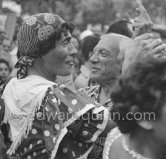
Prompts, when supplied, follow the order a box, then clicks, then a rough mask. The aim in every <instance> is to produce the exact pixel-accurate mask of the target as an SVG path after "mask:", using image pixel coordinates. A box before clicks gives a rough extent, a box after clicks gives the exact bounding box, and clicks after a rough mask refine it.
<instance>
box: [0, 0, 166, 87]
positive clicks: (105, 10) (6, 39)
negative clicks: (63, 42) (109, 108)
mask: <svg viewBox="0 0 166 159" xmlns="http://www.w3.org/2000/svg"><path fill="white" fill-rule="evenodd" d="M143 4H144V6H145V8H146V9H147V11H148V13H149V14H150V16H151V18H152V20H153V22H154V23H155V24H160V26H161V27H162V28H163V30H165V27H164V25H165V23H166V18H165V16H164V15H165V12H166V1H165V0H157V1H156V0H144V1H143ZM42 12H50V13H55V14H58V15H60V16H61V17H62V18H64V19H65V20H66V21H70V22H73V23H74V24H75V25H76V27H75V30H74V33H73V38H72V43H73V44H74V46H75V47H76V49H77V50H78V55H77V58H76V61H75V67H74V69H73V74H72V77H69V78H68V79H67V78H65V79H63V78H62V79H61V77H60V78H59V77H58V79H57V80H59V83H67V84H68V85H70V86H71V85H72V86H73V87H76V88H77V89H78V88H81V87H85V86H87V85H88V83H89V81H88V74H89V70H88V67H89V62H88V61H89V58H90V54H89V53H90V52H92V51H93V48H94V47H95V45H96V44H97V43H98V41H99V38H100V36H102V34H104V33H107V32H115V33H116V32H117V33H120V34H125V35H126V36H128V37H131V36H132V25H131V24H132V22H133V19H132V18H134V17H135V16H136V14H137V13H136V12H135V2H134V1H131V0H102V1H101V0H35V1H34V0H0V13H1V15H0V34H1V36H0V81H1V85H2V84H3V83H4V82H5V81H6V80H7V79H8V78H10V77H13V76H16V69H15V68H14V66H15V64H16V62H17V60H18V57H19V55H18V54H17V32H18V28H19V25H20V24H21V22H22V20H24V19H26V18H28V17H29V16H30V15H32V14H35V13H42ZM122 19H123V20H122ZM124 19H125V20H124ZM125 29H126V30H127V31H126V30H125ZM162 35H163V36H165V31H163V33H162ZM88 36H90V37H89V38H86V37H88ZM82 65H83V67H81V66H82ZM84 66H85V67H84ZM80 73H81V74H80ZM71 81H73V82H74V84H71V83H70V82H71ZM80 81H81V83H80Z"/></svg>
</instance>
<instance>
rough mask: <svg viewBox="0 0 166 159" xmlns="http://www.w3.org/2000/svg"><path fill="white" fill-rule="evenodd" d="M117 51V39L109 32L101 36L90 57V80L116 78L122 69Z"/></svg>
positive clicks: (110, 79) (100, 80) (97, 80)
mask: <svg viewBox="0 0 166 159" xmlns="http://www.w3.org/2000/svg"><path fill="white" fill-rule="evenodd" d="M119 53H120V51H119V40H118V39H116V37H114V36H113V35H110V34H106V35H105V36H103V37H102V38H101V40H100V41H99V43H98V44H97V45H96V47H95V48H94V54H93V56H92V57H91V59H90V62H91V74H90V80H92V81H96V82H98V83H103V82H109V81H112V80H115V79H117V77H118V76H119V75H120V74H121V69H122V58H119Z"/></svg>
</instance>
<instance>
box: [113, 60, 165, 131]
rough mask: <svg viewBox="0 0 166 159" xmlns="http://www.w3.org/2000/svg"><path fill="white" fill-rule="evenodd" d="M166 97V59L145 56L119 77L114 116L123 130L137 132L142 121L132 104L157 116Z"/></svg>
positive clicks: (114, 97)
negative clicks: (133, 110)
mask: <svg viewBox="0 0 166 159" xmlns="http://www.w3.org/2000/svg"><path fill="white" fill-rule="evenodd" d="M165 97H166V59H155V58H152V57H149V58H146V59H144V60H143V61H141V62H137V63H135V64H134V65H133V66H132V68H130V69H128V71H127V73H126V74H125V76H123V77H121V78H120V79H119V80H118V82H117V85H116V86H115V89H114V91H113V92H112V95H111V99H112V101H113V103H114V105H113V109H112V111H111V113H112V114H111V117H114V121H115V122H116V123H117V125H118V126H119V129H120V130H121V132H122V133H130V134H131V133H134V131H136V130H137V129H138V128H139V125H138V124H137V120H136V119H135V117H134V114H132V113H131V112H132V108H133V107H136V108H137V112H139V113H145V112H146V113H154V114H155V119H156V120H157V119H159V118H160V114H161V108H162V107H163V105H164V104H165V102H166V98H165ZM115 113H117V114H119V115H120V118H119V116H117V115H115ZM144 120H151V119H144Z"/></svg>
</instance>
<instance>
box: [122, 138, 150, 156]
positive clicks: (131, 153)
mask: <svg viewBox="0 0 166 159" xmlns="http://www.w3.org/2000/svg"><path fill="white" fill-rule="evenodd" d="M122 147H123V149H124V150H125V151H126V152H127V153H128V154H129V155H130V156H132V157H133V158H134V159H150V158H147V157H144V156H142V155H141V154H139V153H137V152H135V151H134V150H131V149H130V148H129V147H128V146H127V143H126V140H125V138H122Z"/></svg>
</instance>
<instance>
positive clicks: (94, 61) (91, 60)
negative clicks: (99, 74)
mask: <svg viewBox="0 0 166 159" xmlns="http://www.w3.org/2000/svg"><path fill="white" fill-rule="evenodd" d="M98 61H99V58H98V55H97V53H94V54H93V56H92V57H91V58H90V62H91V63H97V62H98Z"/></svg>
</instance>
